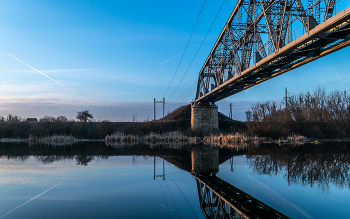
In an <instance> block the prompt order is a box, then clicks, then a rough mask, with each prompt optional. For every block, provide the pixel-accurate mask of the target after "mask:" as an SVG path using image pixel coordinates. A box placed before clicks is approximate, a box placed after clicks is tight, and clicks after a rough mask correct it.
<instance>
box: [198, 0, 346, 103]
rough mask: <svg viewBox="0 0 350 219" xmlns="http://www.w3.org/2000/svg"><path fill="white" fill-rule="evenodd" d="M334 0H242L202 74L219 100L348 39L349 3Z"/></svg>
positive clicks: (209, 96) (202, 88)
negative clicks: (340, 7) (340, 6)
mask: <svg viewBox="0 0 350 219" xmlns="http://www.w3.org/2000/svg"><path fill="white" fill-rule="evenodd" d="M336 7H337V2H336V0H238V2H237V4H236V6H235V8H234V10H233V12H232V13H231V15H230V17H229V19H228V21H227V22H226V25H225V27H224V28H223V30H222V32H221V34H220V36H219V38H218V40H217V41H216V43H215V45H214V47H213V49H212V50H211V52H210V54H209V56H208V58H207V60H206V62H205V64H204V65H203V67H202V69H201V71H200V73H199V78H198V84H197V92H196V102H216V101H218V100H221V99H223V98H225V97H228V96H230V95H233V94H235V93H238V92H240V91H242V90H245V89H247V88H250V87H252V86H254V85H256V84H259V83H261V82H263V81H266V80H268V79H270V78H273V77H276V76H278V75H280V74H282V73H285V72H287V71H289V70H291V69H294V68H297V67H299V66H301V65H303V64H306V63H308V62H311V61H313V60H315V59H318V58H320V57H323V56H325V55H327V54H330V53H332V52H334V51H337V50H339V49H341V48H344V47H346V46H348V45H349V40H348V39H350V25H349V24H350V7H349V8H346V9H344V10H343V11H340V12H339V13H336V9H337V8H336Z"/></svg>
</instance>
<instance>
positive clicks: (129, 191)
mask: <svg viewBox="0 0 350 219" xmlns="http://www.w3.org/2000/svg"><path fill="white" fill-rule="evenodd" d="M165 170H166V174H170V175H166V179H165V181H163V180H162V178H157V179H156V180H153V171H154V169H153V158H150V159H145V158H144V157H138V158H137V160H136V164H135V162H134V164H133V157H110V158H109V159H108V160H103V161H101V162H91V163H89V165H88V166H78V165H76V162H75V161H73V160H72V161H60V162H55V163H52V164H46V165H43V164H41V163H39V162H37V161H36V160H35V159H34V158H31V159H29V160H27V161H26V162H17V161H11V160H9V161H8V160H4V159H1V160H0V174H1V182H0V215H1V216H2V215H4V214H6V213H7V212H9V211H11V210H12V209H14V208H16V207H17V206H20V205H22V204H23V203H25V202H27V201H28V200H30V199H32V198H33V197H35V196H37V195H39V194H41V193H42V192H44V191H46V190H47V189H49V188H50V187H52V186H54V185H56V184H57V183H60V182H62V183H61V184H59V185H58V186H56V187H55V188H53V189H51V190H49V191H48V192H46V193H44V194H42V195H41V196H39V197H37V198H36V199H34V200H32V201H31V202H29V203H27V204H25V205H23V206H21V207H20V208H18V209H16V210H15V211H13V212H11V213H10V214H8V215H6V216H5V217H4V218H169V217H170V215H169V210H168V209H170V214H171V216H172V217H173V218H177V217H178V213H177V210H176V208H177V209H178V211H179V212H180V215H181V217H182V218H194V217H195V216H194V214H193V213H192V210H191V208H190V206H189V205H188V204H187V201H186V200H185V198H184V197H183V195H182V194H181V192H180V191H179V189H178V188H177V186H178V187H179V188H180V189H181V191H182V192H183V193H184V194H185V196H186V198H187V200H188V202H189V203H190V204H191V205H192V208H193V211H194V213H195V214H196V215H197V216H198V218H203V216H202V213H201V210H200V207H199V203H198V193H197V188H196V182H195V180H194V179H193V177H192V176H191V175H190V174H189V173H187V172H183V171H181V170H179V169H178V168H176V167H174V166H173V165H169V164H168V163H167V162H165ZM171 173H173V174H171ZM156 174H162V165H161V161H160V160H159V159H158V160H157V165H156ZM170 177H171V178H172V179H173V180H174V181H175V182H176V184H177V186H176V185H175V184H174V183H173V182H172V180H171V179H170ZM160 186H161V187H160ZM168 188H169V189H168ZM162 190H163V191H162ZM169 191H170V192H171V193H170V192H169ZM163 192H164V195H163ZM164 196H165V197H166V201H165V198H164ZM173 199H174V201H173ZM174 203H176V206H175V204H174ZM1 216H0V217H1Z"/></svg>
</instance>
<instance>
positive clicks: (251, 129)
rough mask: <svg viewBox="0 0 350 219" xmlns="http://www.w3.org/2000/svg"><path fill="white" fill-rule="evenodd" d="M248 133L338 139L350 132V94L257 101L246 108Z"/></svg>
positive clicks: (323, 91) (308, 94) (317, 92)
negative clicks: (277, 101) (278, 101)
mask: <svg viewBox="0 0 350 219" xmlns="http://www.w3.org/2000/svg"><path fill="white" fill-rule="evenodd" d="M246 122H247V127H248V133H250V134H253V135H259V136H266V137H272V138H279V137H282V136H283V137H285V136H288V135H290V134H291V133H295V134H300V135H304V136H306V137H311V138H312V137H314V138H337V137H345V136H349V134H350V126H349V125H350V95H349V93H348V92H347V91H333V92H326V89H325V88H318V89H316V90H315V91H314V92H312V93H311V92H306V93H299V94H295V95H291V96H289V97H288V98H287V100H286V102H284V103H282V102H281V103H279V104H276V103H275V102H267V103H257V104H255V105H253V106H252V107H251V109H250V110H248V111H246Z"/></svg>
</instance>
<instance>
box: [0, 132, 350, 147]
mask: <svg viewBox="0 0 350 219" xmlns="http://www.w3.org/2000/svg"><path fill="white" fill-rule="evenodd" d="M349 141H350V138H335V139H308V138H306V137H304V136H301V135H295V134H293V135H290V136H288V137H285V138H279V139H272V138H266V137H257V136H249V135H247V134H244V133H235V134H210V135H207V136H204V137H203V138H201V137H189V136H186V135H184V134H183V132H180V131H177V132H176V131H175V132H167V133H161V134H159V133H150V134H148V135H142V136H140V135H131V134H123V133H114V134H111V135H107V136H106V137H105V138H104V139H82V138H75V137H73V136H72V135H53V136H47V137H35V136H30V137H29V138H26V139H23V138H1V139H0V143H28V144H30V145H33V144H41V145H50V146H68V145H73V144H77V143H83V142H104V143H105V144H106V145H107V146H116V145H118V144H162V143H165V144H182V145H198V144H203V145H209V146H215V147H227V148H230V147H231V148H234V147H237V146H240V147H242V146H243V147H245V146H258V145H260V144H267V143H271V144H279V145H292V146H294V145H303V144H306V143H308V144H321V143H323V142H349Z"/></svg>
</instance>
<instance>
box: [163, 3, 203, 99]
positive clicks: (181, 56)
mask: <svg viewBox="0 0 350 219" xmlns="http://www.w3.org/2000/svg"><path fill="white" fill-rule="evenodd" d="M205 2H206V0H204V2H203V5H202V8H201V10H200V12H199V15H198V17H197V20H196V23H195V24H194V27H193V30H192V33H191V36H190V38H189V39H188V42H187V45H186V48H185V51H184V53H183V54H182V56H181V60H180V62H179V65H178V66H177V68H176V71H175V73H174V76H173V79H171V82H170V84H169V86H168V89H167V90H166V92H165V94H164V95H163V97H165V95H166V94H167V93H168V90H169V88H170V86H171V84H172V83H173V81H174V78H175V75H176V73H177V71H178V70H179V67H180V65H181V62H182V59H183V57H184V55H185V53H186V50H187V47H188V44H189V43H190V41H191V38H192V35H193V32H194V29H196V26H197V23H198V20H199V17H200V15H201V14H202V11H203V8H204V4H205Z"/></svg>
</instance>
